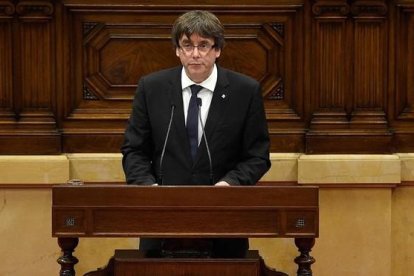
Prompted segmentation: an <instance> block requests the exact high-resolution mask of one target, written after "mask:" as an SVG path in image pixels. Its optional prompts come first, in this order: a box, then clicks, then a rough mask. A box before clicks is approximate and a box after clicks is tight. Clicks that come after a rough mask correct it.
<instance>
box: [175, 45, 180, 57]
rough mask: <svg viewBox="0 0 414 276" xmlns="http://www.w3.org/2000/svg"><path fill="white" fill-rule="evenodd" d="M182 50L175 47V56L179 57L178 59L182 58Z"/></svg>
mask: <svg viewBox="0 0 414 276" xmlns="http://www.w3.org/2000/svg"><path fill="white" fill-rule="evenodd" d="M179 51H180V49H178V47H175V55H176V56H177V57H180V52H179Z"/></svg>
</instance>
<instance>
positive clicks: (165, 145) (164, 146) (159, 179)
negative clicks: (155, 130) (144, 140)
mask: <svg viewBox="0 0 414 276" xmlns="http://www.w3.org/2000/svg"><path fill="white" fill-rule="evenodd" d="M174 111H175V104H174V103H171V115H170V121H169V123H168V128H167V133H166V134H165V139H164V145H163V147H162V151H161V157H160V173H159V175H158V183H159V185H162V181H163V176H164V171H163V167H162V165H163V161H164V154H165V149H166V148H167V142H168V137H169V136H170V131H171V124H172V121H173V118H174Z"/></svg>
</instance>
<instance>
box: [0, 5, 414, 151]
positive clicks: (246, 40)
mask: <svg viewBox="0 0 414 276" xmlns="http://www.w3.org/2000/svg"><path fill="white" fill-rule="evenodd" d="M191 9H208V10H210V11H212V12H214V13H215V14H216V15H217V16H218V17H219V18H220V20H221V21H222V22H223V24H224V25H225V28H226V33H225V36H226V42H227V44H226V47H225V49H224V51H223V53H222V56H221V57H220V59H219V61H218V62H219V64H220V65H222V66H224V67H228V68H230V69H233V70H236V71H239V72H242V73H245V74H247V75H250V76H252V77H253V78H255V79H257V80H258V81H260V82H261V84H262V87H263V97H264V101H265V107H266V115H267V118H268V124H269V130H270V134H271V139H272V144H271V150H272V151H273V152H306V153H310V154H312V153H392V152H409V151H413V150H414V111H413V106H414V48H413V47H412V45H413V43H414V0H396V1H385V0H371V1H363V0H336V1H326V0H312V1H311V0H276V1H275V0H261V1H257V0H238V1H225V2H223V1H219V0H208V1H202V2H200V1H195V2H194V1H190V0H180V1H178V2H176V3H172V2H171V1H168V0H158V1H153V0H146V1H140V2H139V3H138V2H137V1H134V0H121V1H114V0H57V1H51V0H40V1H24V0H23V1H19V0H16V1H11V0H10V1H0V69H1V70H0V125H1V128H0V153H1V154H52V153H60V152H119V147H120V145H121V143H122V139H123V131H124V128H125V124H126V120H127V118H128V116H129V113H130V109H131V102H132V98H133V95H134V92H135V89H136V86H137V82H138V80H139V78H140V77H142V76H143V75H146V74H148V73H151V72H153V71H157V70H160V69H163V68H166V67H171V66H175V65H178V64H179V60H178V59H177V57H176V56H175V54H174V50H173V48H172V44H171V41H170V30H171V26H172V24H173V22H174V20H175V19H176V18H177V16H178V15H180V14H182V13H183V12H185V11H188V10H191ZM33 141H35V143H33Z"/></svg>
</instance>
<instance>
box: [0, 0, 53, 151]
mask: <svg viewBox="0 0 414 276" xmlns="http://www.w3.org/2000/svg"><path fill="white" fill-rule="evenodd" d="M52 15H53V5H52V3H51V2H50V1H10V2H7V1H1V2H0V36H1V40H0V45H1V46H0V50H1V51H0V60H1V66H2V70H1V71H0V88H1V89H0V90H1V91H0V95H1V96H0V107H1V116H0V123H1V125H2V128H1V130H0V141H1V145H0V152H1V153H2V154H44V153H49V154H50V153H59V152H60V151H61V150H60V147H61V146H60V143H61V142H60V136H59V134H58V130H57V125H56V116H55V109H56V101H55V98H54V89H53V86H54V83H53V74H54V72H55V70H54V59H53V56H54V48H53V46H52V45H53V44H52V43H53V42H52V41H53V29H52V23H51V19H52ZM34 140H35V141H36V142H35V143H33V141H34Z"/></svg>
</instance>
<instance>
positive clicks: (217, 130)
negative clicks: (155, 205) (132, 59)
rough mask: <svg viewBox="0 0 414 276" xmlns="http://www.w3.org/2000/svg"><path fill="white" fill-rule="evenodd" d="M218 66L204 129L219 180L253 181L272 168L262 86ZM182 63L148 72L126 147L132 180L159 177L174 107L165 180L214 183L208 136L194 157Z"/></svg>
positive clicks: (150, 180)
mask: <svg viewBox="0 0 414 276" xmlns="http://www.w3.org/2000/svg"><path fill="white" fill-rule="evenodd" d="M217 67H218V80H217V85H216V88H215V91H214V93H213V98H212V102H211V105H210V110H209V113H208V118H207V122H205V133H206V137H207V142H208V145H209V148H210V151H211V158H212V163H213V171H214V182H217V181H220V180H225V181H227V182H229V183H230V184H232V185H254V184H256V182H257V181H258V180H259V179H260V177H261V176H262V175H263V174H264V173H265V172H266V171H267V170H268V169H269V168H270V161H269V135H268V130H267V124H266V119H265V113H264V107H263V100H262V94H261V88H260V85H259V83H258V82H257V81H255V80H253V79H252V78H249V77H247V76H244V75H242V74H239V73H236V72H233V71H230V70H227V69H224V68H221V67H219V66H217ZM181 70H182V67H181V66H180V67H176V68H172V69H167V70H163V71H160V72H156V73H153V74H150V75H148V76H145V77H143V78H142V79H141V80H140V82H139V84H138V88H137V92H136V95H135V98H134V101H133V109H132V113H131V116H130V119H129V121H128V125H127V128H126V131H125V141H124V144H123V146H122V148H121V151H122V153H123V161H122V162H123V167H124V171H125V175H126V180H127V183H130V184H132V183H136V184H153V183H157V182H158V181H159V179H158V177H159V171H160V156H161V152H162V148H163V144H164V139H165V137H166V132H167V128H168V123H169V120H170V115H171V109H172V106H175V108H174V119H173V122H172V126H171V131H170V134H169V138H168V143H167V147H166V151H165V155H164V159H163V166H162V167H163V171H164V174H163V185H210V177H209V170H210V166H209V159H208V154H207V151H206V144H205V142H204V140H202V142H201V143H200V146H199V149H198V152H197V157H196V160H195V161H194V163H193V161H192V158H191V154H190V145H189V140H188V138H187V132H186V128H185V121H184V110H183V100H182V99H183V98H182V88H181Z"/></svg>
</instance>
